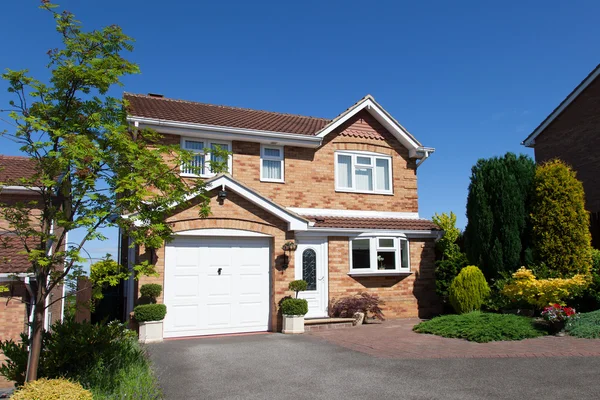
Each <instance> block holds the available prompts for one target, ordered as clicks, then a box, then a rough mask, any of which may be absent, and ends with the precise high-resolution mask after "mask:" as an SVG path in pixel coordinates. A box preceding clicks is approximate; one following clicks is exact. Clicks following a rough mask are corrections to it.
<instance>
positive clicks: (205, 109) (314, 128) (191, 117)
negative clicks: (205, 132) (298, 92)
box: [123, 93, 330, 136]
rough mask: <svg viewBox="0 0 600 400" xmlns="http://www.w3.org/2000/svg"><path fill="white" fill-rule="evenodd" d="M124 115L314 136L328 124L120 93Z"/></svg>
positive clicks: (297, 116)
mask: <svg viewBox="0 0 600 400" xmlns="http://www.w3.org/2000/svg"><path fill="white" fill-rule="evenodd" d="M123 98H124V99H125V100H127V101H128V102H129V106H128V110H127V112H128V114H130V115H132V116H136V117H145V118H156V119H164V120H168V121H180V122H190V123H196V124H204V125H214V126H227V127H232V128H243V129H254V130H260V131H270V132H281V133H295V134H300V135H310V136H314V135H315V134H316V133H317V132H319V131H320V130H321V129H322V128H323V127H324V126H325V125H327V124H328V123H329V122H330V120H329V119H326V118H316V117H306V116H302V115H293V114H282V113H277V112H270V111H260V110H251V109H247V108H237V107H229V106H218V105H213V104H205V103H197V102H193V101H185V100H175V99H168V98H164V97H156V96H150V95H143V94H133V93H124V94H123Z"/></svg>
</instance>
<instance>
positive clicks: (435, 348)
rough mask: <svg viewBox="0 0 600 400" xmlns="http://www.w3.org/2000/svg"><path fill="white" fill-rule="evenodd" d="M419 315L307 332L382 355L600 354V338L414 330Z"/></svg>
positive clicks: (509, 355)
mask: <svg viewBox="0 0 600 400" xmlns="http://www.w3.org/2000/svg"><path fill="white" fill-rule="evenodd" d="M419 322H420V320H418V319H413V318H411V319H398V320H390V321H385V322H383V323H381V324H367V325H362V326H360V327H355V328H350V329H335V330H324V331H317V332H310V333H307V334H306V335H309V336H311V337H315V338H321V339H324V340H326V341H328V342H330V343H334V344H337V345H339V346H343V347H346V348H348V349H351V350H355V351H359V352H362V353H367V354H370V355H372V356H375V357H380V358H399V359H401V358H405V359H426V358H513V357H530V358H535V357H586V356H587V357H589V356H600V339H578V338H573V337H569V336H565V337H557V336H545V337H540V338H535V339H525V340H518V341H503V342H490V343H475V342H469V341H466V340H462V339H449V338H443V337H440V336H435V335H427V334H423V333H416V332H413V331H412V327H413V326H414V325H415V324H417V323H419Z"/></svg>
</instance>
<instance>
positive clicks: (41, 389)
mask: <svg viewBox="0 0 600 400" xmlns="http://www.w3.org/2000/svg"><path fill="white" fill-rule="evenodd" d="M11 399H12V400H92V393H91V392H90V391H88V390H85V389H84V388H83V387H82V386H81V385H80V384H78V383H75V382H71V381H69V380H67V379H62V378H59V379H44V378H42V379H38V380H37V381H32V382H28V383H27V384H26V385H25V386H23V387H22V388H20V389H19V390H17V391H16V392H15V393H14V394H13V395H12V396H11Z"/></svg>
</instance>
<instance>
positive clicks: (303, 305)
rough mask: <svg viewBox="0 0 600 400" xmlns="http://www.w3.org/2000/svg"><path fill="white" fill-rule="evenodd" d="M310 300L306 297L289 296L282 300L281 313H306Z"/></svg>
mask: <svg viewBox="0 0 600 400" xmlns="http://www.w3.org/2000/svg"><path fill="white" fill-rule="evenodd" d="M307 312H308V302H307V301H306V300H305V299H292V298H287V299H284V300H283V301H282V302H281V314H283V315H306V313H307Z"/></svg>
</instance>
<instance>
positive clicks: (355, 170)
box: [335, 152, 392, 194]
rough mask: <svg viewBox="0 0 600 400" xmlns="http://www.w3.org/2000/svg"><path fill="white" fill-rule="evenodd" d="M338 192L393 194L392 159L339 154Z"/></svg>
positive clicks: (336, 164)
mask: <svg viewBox="0 0 600 400" xmlns="http://www.w3.org/2000/svg"><path fill="white" fill-rule="evenodd" d="M335 157H336V162H335V168H336V190H339V191H343V192H360V193H386V194H391V193H392V174H391V164H392V159H391V157H389V156H384V155H376V154H370V153H366V154H363V153H350V152H337V153H336V155H335Z"/></svg>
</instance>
